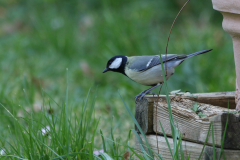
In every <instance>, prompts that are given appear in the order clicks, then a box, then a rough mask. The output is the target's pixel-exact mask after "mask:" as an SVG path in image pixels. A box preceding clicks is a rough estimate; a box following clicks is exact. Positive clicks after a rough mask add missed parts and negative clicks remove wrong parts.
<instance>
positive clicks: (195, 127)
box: [135, 0, 240, 160]
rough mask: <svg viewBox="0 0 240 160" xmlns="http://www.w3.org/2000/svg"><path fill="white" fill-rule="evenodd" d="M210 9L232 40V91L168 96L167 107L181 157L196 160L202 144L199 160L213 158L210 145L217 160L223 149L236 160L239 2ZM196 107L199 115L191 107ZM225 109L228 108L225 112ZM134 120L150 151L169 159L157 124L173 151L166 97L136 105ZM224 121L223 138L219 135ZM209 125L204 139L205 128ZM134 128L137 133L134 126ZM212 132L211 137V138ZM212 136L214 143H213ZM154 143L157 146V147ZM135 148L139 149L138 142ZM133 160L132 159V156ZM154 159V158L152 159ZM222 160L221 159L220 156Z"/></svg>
mask: <svg viewBox="0 0 240 160" xmlns="http://www.w3.org/2000/svg"><path fill="white" fill-rule="evenodd" d="M212 3H213V8H214V9H215V10H218V11H220V12H221V13H222V15H223V23H222V24H223V29H224V30H225V31H226V32H227V33H228V34H229V35H231V37H232V40H233V49H234V59H235V69H236V77H237V78H236V92H221V93H199V94H193V95H192V96H191V95H190V96H189V95H188V96H186V95H181V96H179V95H170V99H171V108H172V114H173V119H174V123H175V126H178V130H179V133H180V134H181V135H182V147H183V148H182V149H183V152H184V155H185V157H188V155H189V154H190V159H193V160H195V159H198V158H199V156H200V154H201V152H202V149H203V146H204V143H205V141H206V140H207V141H206V142H207V143H206V146H205V148H204V151H203V154H202V156H201V159H212V158H213V144H215V151H216V155H217V157H216V158H217V159H218V156H219V153H220V151H221V146H223V149H224V154H225V158H226V159H227V160H228V159H229V160H239V159H240V113H239V112H238V111H240V91H239V87H240V1H239V0H228V1H225V0H212ZM194 105H197V108H198V112H201V113H202V115H204V116H199V115H198V113H197V112H196V111H193V110H192V108H193V107H194ZM228 106H229V109H228ZM135 118H136V120H137V121H138V123H139V125H140V127H141V128H142V130H143V132H144V133H145V134H146V137H147V140H148V143H149V144H150V147H151V148H152V150H154V151H156V153H160V154H161V156H162V158H163V159H169V160H170V159H172V156H171V154H170V151H169V149H168V145H167V143H166V140H165V138H164V136H163V131H162V129H161V126H160V124H159V121H160V122H161V124H162V126H163V129H164V132H165V133H166V135H167V136H168V141H169V143H170V146H171V148H172V150H173V140H172V132H171V127H170V120H169V113H168V105H167V102H166V96H165V95H160V96H159V98H158V97H157V96H145V97H144V99H143V100H142V101H140V102H138V103H137V104H136V110H135ZM227 120H228V124H227V130H226V134H225V139H224V141H223V142H221V141H222V140H223V135H224V130H225V125H226V121H227ZM211 124H212V128H213V129H210V132H209V133H210V134H209V136H208V138H207V134H208V131H209V128H210V127H209V126H210V125H211ZM135 129H136V130H137V131H138V129H137V127H135ZM212 133H213V136H212ZM213 137H214V143H213ZM157 144H158V145H157ZM135 147H136V149H139V150H140V146H139V142H138V140H136V141H135ZM135 158H136V157H135ZM156 159H157V158H156ZM221 159H223V156H222V157H221Z"/></svg>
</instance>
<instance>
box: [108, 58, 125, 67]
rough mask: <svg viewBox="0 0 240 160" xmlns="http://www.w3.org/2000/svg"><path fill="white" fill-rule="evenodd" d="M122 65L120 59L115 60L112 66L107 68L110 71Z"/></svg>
mask: <svg viewBox="0 0 240 160" xmlns="http://www.w3.org/2000/svg"><path fill="white" fill-rule="evenodd" d="M121 64H122V58H116V59H115V60H114V61H113V62H112V64H111V65H110V66H109V68H111V69H117V68H119V67H120V66H121Z"/></svg>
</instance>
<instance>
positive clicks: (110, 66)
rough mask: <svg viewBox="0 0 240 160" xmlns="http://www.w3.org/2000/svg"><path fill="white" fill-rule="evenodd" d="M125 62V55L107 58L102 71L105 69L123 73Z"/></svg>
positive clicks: (105, 70)
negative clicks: (105, 65)
mask: <svg viewBox="0 0 240 160" xmlns="http://www.w3.org/2000/svg"><path fill="white" fill-rule="evenodd" d="M126 62H127V57H126V56H121V55H120V56H115V57H112V58H111V59H109V60H108V62H107V67H106V68H105V69H104V71H103V73H105V72H107V71H113V72H120V73H123V74H125V72H124V67H125V65H126Z"/></svg>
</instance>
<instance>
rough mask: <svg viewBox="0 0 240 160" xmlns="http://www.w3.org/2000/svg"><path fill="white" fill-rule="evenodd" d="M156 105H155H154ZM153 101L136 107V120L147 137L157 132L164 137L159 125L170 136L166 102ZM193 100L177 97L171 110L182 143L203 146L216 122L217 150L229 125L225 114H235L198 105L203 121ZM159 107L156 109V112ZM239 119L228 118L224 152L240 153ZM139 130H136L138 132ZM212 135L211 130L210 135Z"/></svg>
mask: <svg viewBox="0 0 240 160" xmlns="http://www.w3.org/2000/svg"><path fill="white" fill-rule="evenodd" d="M154 101H155V102H154ZM156 101H157V99H156V98H153V97H147V98H146V99H143V100H142V101H140V102H138V103H137V104H136V112H135V117H136V119H137V121H138V123H139V124H140V126H141V128H142V130H143V132H144V133H145V134H150V133H153V132H157V133H160V134H162V133H163V132H162V130H161V127H160V124H159V121H161V123H162V125H163V128H164V131H165V133H166V134H167V135H168V136H171V127H170V122H169V113H168V106H167V103H166V100H165V98H164V97H163V98H160V99H159V100H158V102H156ZM193 103H195V102H194V101H192V100H189V99H186V98H184V97H179V96H174V97H172V99H171V108H172V113H173V118H174V121H175V125H176V126H177V125H178V128H179V132H180V133H181V134H182V135H183V139H184V140H187V141H192V142H196V143H202V144H203V143H204V142H205V140H206V137H207V133H208V130H209V126H210V122H211V121H212V122H213V130H214V131H213V132H214V140H215V145H216V146H219V147H220V146H221V139H222V135H223V132H224V128H225V124H226V115H228V114H227V113H226V112H225V111H230V112H234V111H235V110H228V109H226V108H222V107H218V106H213V105H210V104H203V103H198V106H199V109H200V110H201V112H202V113H203V114H205V115H207V117H204V118H200V117H199V116H198V115H197V114H196V113H195V112H194V111H192V110H191V108H192V107H193ZM156 107H157V108H156ZM239 120H240V116H239V114H233V113H232V114H229V122H228V128H227V133H226V136H225V141H224V148H227V149H240V122H239ZM136 130H137V128H136ZM211 132H212V131H211V130H210V133H211ZM211 135H212V134H210V135H209V138H208V145H211V144H212V137H211Z"/></svg>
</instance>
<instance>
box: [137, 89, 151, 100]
mask: <svg viewBox="0 0 240 160" xmlns="http://www.w3.org/2000/svg"><path fill="white" fill-rule="evenodd" d="M148 93H150V92H149V91H148V90H146V91H143V92H141V93H139V94H138V95H137V96H136V97H135V103H137V101H141V100H142V98H143V97H144V96H145V95H146V94H148Z"/></svg>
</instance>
